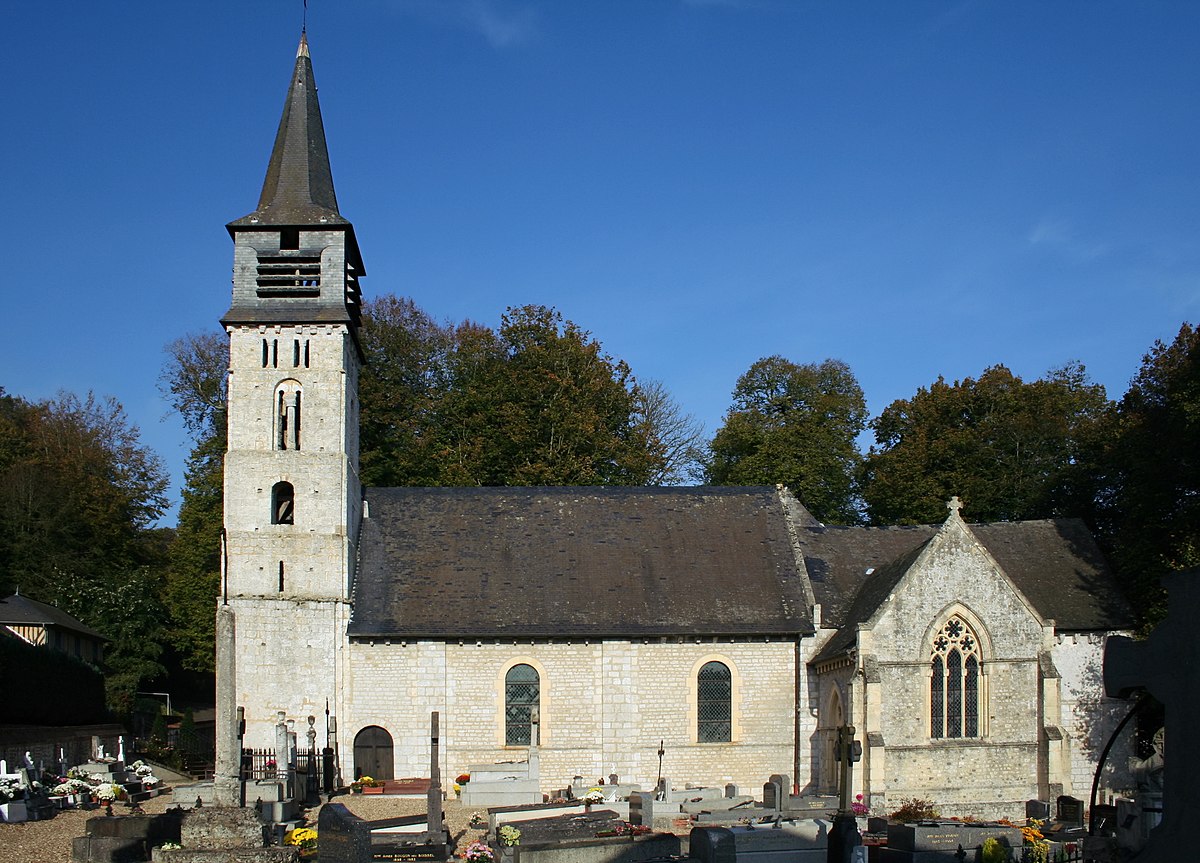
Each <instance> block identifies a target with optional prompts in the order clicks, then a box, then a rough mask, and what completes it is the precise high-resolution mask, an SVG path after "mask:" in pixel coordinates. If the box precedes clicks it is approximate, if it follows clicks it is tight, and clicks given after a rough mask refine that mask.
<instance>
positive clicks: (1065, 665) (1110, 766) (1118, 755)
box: [1051, 633, 1134, 800]
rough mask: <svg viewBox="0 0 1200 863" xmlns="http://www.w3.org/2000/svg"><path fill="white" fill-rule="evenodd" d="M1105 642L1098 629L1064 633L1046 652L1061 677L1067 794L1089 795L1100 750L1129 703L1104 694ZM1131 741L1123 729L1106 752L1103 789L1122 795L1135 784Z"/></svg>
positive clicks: (1102, 778)
mask: <svg viewBox="0 0 1200 863" xmlns="http://www.w3.org/2000/svg"><path fill="white" fill-rule="evenodd" d="M1106 641H1107V637H1106V636H1105V635H1103V634H1099V633H1085V634H1077V633H1071V634H1064V635H1060V636H1058V637H1057V638H1055V641H1054V648H1053V650H1052V652H1051V655H1052V656H1053V658H1054V665H1055V667H1056V668H1057V669H1058V672H1059V674H1060V675H1061V676H1062V695H1061V698H1062V714H1063V722H1062V725H1063V728H1064V729H1065V730H1066V732H1067V735H1068V738H1069V740H1070V753H1071V767H1070V771H1071V785H1072V789H1073V790H1072V792H1071V793H1073V794H1074V795H1075V796H1076V797H1080V798H1082V799H1084V800H1087V799H1089V796H1090V794H1091V787H1092V777H1093V776H1094V775H1095V772H1096V765H1097V762H1098V760H1099V757H1100V752H1101V751H1102V750H1103V749H1104V746H1105V744H1106V743H1107V742H1108V739H1109V737H1110V736H1111V735H1112V732H1113V730H1114V729H1115V728H1116V727H1117V724H1118V723H1119V722H1120V721H1121V719H1122V718H1124V716H1125V714H1127V713H1128V712H1129V709H1130V707H1131V706H1132V704H1131V702H1128V701H1123V700H1121V699H1118V698H1108V697H1107V696H1105V695H1104V687H1103V683H1102V678H1101V672H1102V670H1103V663H1104V644H1105V642H1106ZM1131 741H1132V735H1131V734H1130V733H1128V732H1127V733H1125V734H1123V735H1122V739H1120V740H1118V742H1117V745H1115V746H1114V747H1113V750H1112V752H1110V753H1109V756H1108V760H1107V762H1106V764H1105V770H1104V774H1103V776H1102V777H1101V787H1102V788H1103V789H1105V790H1111V791H1115V792H1118V793H1122V794H1124V793H1127V792H1129V791H1130V790H1132V789H1133V788H1134V781H1133V777H1132V776H1131V775H1130V773H1129V757H1130V756H1131V755H1132V754H1133V752H1132V748H1131V745H1130V743H1131ZM1101 799H1102V800H1103V799H1104V798H1103V796H1102V798H1101Z"/></svg>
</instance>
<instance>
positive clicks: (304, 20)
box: [300, 0, 308, 36]
mask: <svg viewBox="0 0 1200 863" xmlns="http://www.w3.org/2000/svg"><path fill="white" fill-rule="evenodd" d="M307 32H308V0H304V11H303V12H302V13H301V15H300V35H301V36H303V35H304V34H305V33H307Z"/></svg>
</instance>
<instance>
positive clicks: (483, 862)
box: [463, 840, 496, 863]
mask: <svg viewBox="0 0 1200 863" xmlns="http://www.w3.org/2000/svg"><path fill="white" fill-rule="evenodd" d="M463 859H464V860H466V861H467V863H492V861H494V860H495V859H496V854H495V852H494V851H492V849H491V848H489V847H488V846H487V845H484V844H483V843H482V842H480V841H478V840H476V841H474V842H472V843H471V844H470V845H468V846H467V850H466V853H465V854H463Z"/></svg>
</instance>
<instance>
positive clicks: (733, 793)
mask: <svg viewBox="0 0 1200 863" xmlns="http://www.w3.org/2000/svg"><path fill="white" fill-rule="evenodd" d="M725 796H726V797H737V796H738V787H737V786H736V785H734V784H733V783H732V782H729V783H726V785H725Z"/></svg>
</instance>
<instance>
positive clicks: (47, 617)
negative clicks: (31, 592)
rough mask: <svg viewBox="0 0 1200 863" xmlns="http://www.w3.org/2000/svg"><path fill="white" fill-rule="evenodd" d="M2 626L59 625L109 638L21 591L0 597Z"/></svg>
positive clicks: (80, 632)
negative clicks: (23, 594)
mask: <svg viewBox="0 0 1200 863" xmlns="http://www.w3.org/2000/svg"><path fill="white" fill-rule="evenodd" d="M0 626H57V627H59V628H61V629H68V630H70V631H71V632H77V633H79V634H80V635H87V636H90V637H92V638H96V639H100V640H101V641H108V640H109V639H108V638H106V637H105V636H103V635H101V634H100V633H99V632H97V631H96V630H94V629H92V628H91V627H90V626H87V625H85V624H83V623H81V622H79V621H78V620H76V619H75V618H74V617H72V616H71V615H69V614H67V613H66V612H65V611H63V610H62V609H60V608H56V607H54V606H53V605H47V604H46V603H44V602H38V601H37V600H36V599H30V598H29V597H28V596H21V594H19V593H14V594H13V595H12V596H8V597H5V598H4V599H0Z"/></svg>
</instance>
